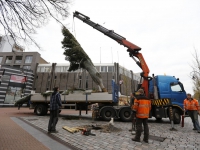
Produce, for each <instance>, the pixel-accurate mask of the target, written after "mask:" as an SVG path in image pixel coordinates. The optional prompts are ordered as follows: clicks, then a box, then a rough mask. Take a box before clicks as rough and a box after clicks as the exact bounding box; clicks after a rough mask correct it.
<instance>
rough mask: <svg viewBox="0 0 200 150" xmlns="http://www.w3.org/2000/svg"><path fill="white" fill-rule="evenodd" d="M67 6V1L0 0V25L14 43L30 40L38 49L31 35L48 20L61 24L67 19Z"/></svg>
mask: <svg viewBox="0 0 200 150" xmlns="http://www.w3.org/2000/svg"><path fill="white" fill-rule="evenodd" d="M68 4H69V0H0V14H1V15H0V24H1V26H2V27H3V30H4V34H5V35H10V36H11V37H12V38H13V39H14V41H15V42H16V43H18V41H19V40H24V41H26V42H27V41H30V40H31V41H32V42H33V43H34V44H35V45H36V46H37V47H39V45H38V44H37V43H36V41H35V40H34V39H33V38H32V34H35V33H36V29H37V28H40V27H41V26H42V25H44V24H46V23H47V22H48V19H49V18H53V19H55V20H56V21H57V22H59V23H61V22H60V19H61V18H62V19H65V18H67V17H68Z"/></svg>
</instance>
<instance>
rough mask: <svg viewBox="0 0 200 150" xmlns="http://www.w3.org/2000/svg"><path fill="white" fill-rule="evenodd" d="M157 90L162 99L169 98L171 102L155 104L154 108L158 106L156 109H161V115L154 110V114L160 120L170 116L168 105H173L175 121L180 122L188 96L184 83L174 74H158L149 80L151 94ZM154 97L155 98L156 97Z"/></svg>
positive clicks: (159, 97)
mask: <svg viewBox="0 0 200 150" xmlns="http://www.w3.org/2000/svg"><path fill="white" fill-rule="evenodd" d="M155 88H156V90H155ZM155 91H156V92H157V93H156V94H157V96H158V99H159V100H160V101H163V100H164V99H169V102H170V103H169V104H166V105H165V104H163V103H157V104H153V105H154V106H153V107H154V109H155V107H157V109H155V110H159V113H158V114H159V115H158V114H157V112H156V111H154V112H152V115H153V116H154V117H156V119H158V120H160V119H162V118H166V117H167V116H169V109H168V108H169V107H166V106H169V105H171V106H172V109H173V116H174V123H176V124H177V123H180V121H181V115H182V114H183V101H184V99H185V98H186V92H185V90H184V87H183V84H182V83H181V82H180V81H179V79H177V78H175V77H174V76H166V75H157V76H155V77H154V78H153V79H152V80H151V81H149V94H150V95H154V94H155ZM152 98H153V99H155V97H152ZM160 112H162V113H160Z"/></svg>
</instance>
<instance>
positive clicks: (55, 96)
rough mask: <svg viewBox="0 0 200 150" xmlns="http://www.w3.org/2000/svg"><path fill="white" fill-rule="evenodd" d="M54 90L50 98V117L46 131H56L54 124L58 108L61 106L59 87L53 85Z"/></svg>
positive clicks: (56, 119)
mask: <svg viewBox="0 0 200 150" xmlns="http://www.w3.org/2000/svg"><path fill="white" fill-rule="evenodd" d="M53 90H54V92H53V93H52V95H51V99H50V119H49V125H48V132H54V133H55V132H57V131H56V124H57V122H58V114H59V108H60V107H62V102H61V98H60V94H59V88H58V87H54V89H53Z"/></svg>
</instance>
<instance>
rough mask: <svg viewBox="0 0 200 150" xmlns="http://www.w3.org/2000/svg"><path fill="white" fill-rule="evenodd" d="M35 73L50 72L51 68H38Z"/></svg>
mask: <svg viewBox="0 0 200 150" xmlns="http://www.w3.org/2000/svg"><path fill="white" fill-rule="evenodd" d="M37 72H51V67H44V66H41V67H38V69H37Z"/></svg>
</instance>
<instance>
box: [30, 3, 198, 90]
mask: <svg viewBox="0 0 200 150" xmlns="http://www.w3.org/2000/svg"><path fill="white" fill-rule="evenodd" d="M69 7H70V9H69V13H70V16H69V18H68V19H67V20H64V21H62V22H63V23H64V24H65V25H66V26H67V28H68V29H69V30H70V31H71V32H72V33H73V35H74V36H75V37H76V39H77V40H78V42H79V43H80V44H81V46H82V48H83V49H84V50H85V52H86V53H87V54H88V55H89V57H90V58H91V59H92V61H93V63H100V62H101V63H112V62H119V64H120V65H121V66H124V67H126V68H127V69H130V70H133V72H135V73H137V72H141V69H140V68H139V67H138V66H137V65H136V64H135V62H134V61H133V60H132V59H131V58H130V57H129V54H128V52H127V51H126V50H127V48H125V47H124V46H122V45H119V44H118V43H117V42H116V41H114V40H112V39H110V38H109V37H107V36H105V35H103V34H102V33H101V32H99V31H97V30H95V29H93V28H92V27H90V26H89V25H87V24H85V23H83V22H82V21H81V20H79V19H77V18H74V19H73V12H74V11H79V12H81V13H83V14H85V15H86V16H89V17H90V19H91V20H92V21H93V22H96V23H98V24H100V25H102V26H104V27H106V28H107V29H110V30H114V32H116V33H118V34H119V35H121V36H123V37H125V38H126V40H128V41H130V42H132V43H134V44H136V45H137V46H139V47H141V48H142V50H141V51H140V52H141V53H142V54H143V56H144V59H145V61H146V63H147V65H148V67H149V69H150V75H152V74H153V73H154V74H155V75H164V74H166V75H173V76H175V77H177V78H180V81H181V82H182V83H183V84H184V87H185V89H186V92H190V93H192V94H193V91H192V81H191V79H190V72H191V71H192V69H191V67H190V65H192V60H193V56H192V54H193V53H194V49H197V51H200V1H199V0H192V1H191V0H74V1H72V4H71V5H70V6H69ZM34 37H35V38H36V41H37V42H38V43H39V44H40V46H41V47H42V48H43V50H44V51H40V50H37V48H34V47H31V46H30V47H29V49H27V50H26V51H33V50H34V51H35V50H36V51H38V52H39V53H40V54H41V56H42V57H43V58H44V59H45V60H47V61H48V62H51V63H52V62H57V63H66V61H65V59H64V58H65V56H64V55H63V52H64V50H63V49H62V44H61V41H62V39H63V35H62V34H61V26H60V25H59V24H58V23H56V22H55V21H50V22H49V24H48V25H46V26H44V27H43V28H41V29H40V30H38V34H37V35H34Z"/></svg>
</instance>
